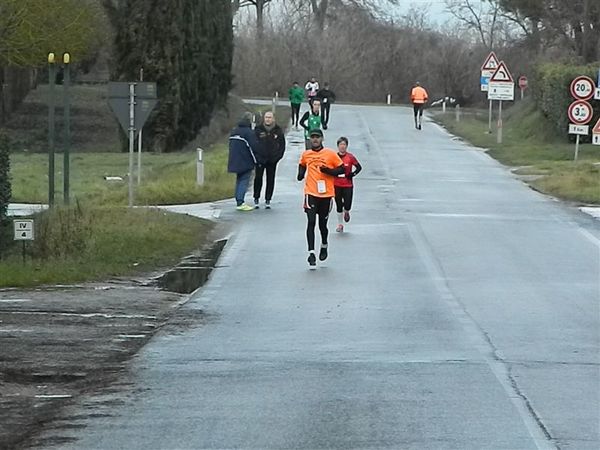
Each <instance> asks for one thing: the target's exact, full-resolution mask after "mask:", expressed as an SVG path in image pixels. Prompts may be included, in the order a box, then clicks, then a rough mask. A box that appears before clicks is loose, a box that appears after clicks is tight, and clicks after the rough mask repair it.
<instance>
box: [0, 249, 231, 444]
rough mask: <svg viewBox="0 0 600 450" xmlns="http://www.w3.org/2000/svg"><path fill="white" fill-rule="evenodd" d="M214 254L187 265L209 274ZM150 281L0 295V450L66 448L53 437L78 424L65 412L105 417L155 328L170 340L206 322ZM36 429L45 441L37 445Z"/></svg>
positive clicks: (209, 252) (207, 253)
mask: <svg viewBox="0 0 600 450" xmlns="http://www.w3.org/2000/svg"><path fill="white" fill-rule="evenodd" d="M222 248H223V242H222V241H220V242H217V243H215V245H214V246H213V247H211V248H210V249H208V250H207V251H205V252H204V253H203V254H202V255H200V256H198V255H196V256H195V257H193V258H196V259H198V260H202V261H206V262H207V265H208V266H209V267H214V266H215V262H216V259H217V258H218V256H219V254H220V251H221V250H222ZM215 249H217V250H218V251H217V250H215ZM184 261H186V263H185V264H188V263H189V261H190V257H188V258H186V259H185V260H184ZM205 279H206V277H203V278H202V281H205ZM157 280H158V278H156V277H148V278H146V279H144V278H140V279H138V280H129V281H128V280H114V281H111V282H107V283H95V284H85V285H81V286H66V287H56V288H46V289H35V290H25V291H23V290H0V417H2V420H1V421H0V448H10V449H18V448H30V447H31V446H36V447H47V446H50V445H58V444H61V443H62V444H66V443H68V442H70V441H69V439H70V438H68V437H64V436H61V434H65V432H66V431H68V430H72V429H74V428H78V427H81V426H82V425H80V424H79V423H78V419H77V418H76V417H74V418H73V417H69V416H68V415H65V414H64V413H65V411H68V410H69V409H70V408H69V407H71V406H75V405H76V404H81V402H84V403H85V402H88V403H92V404H93V406H94V407H93V408H92V409H89V410H90V411H93V413H94V414H107V412H106V411H108V410H109V409H110V408H109V407H110V406H114V404H115V402H118V401H121V400H120V396H119V395H117V393H120V392H122V390H123V389H124V388H127V387H130V385H131V383H130V382H129V381H128V379H127V378H128V363H129V361H130V360H131V358H132V357H133V356H134V355H135V354H136V353H137V352H138V351H139V350H140V349H141V348H142V347H143V346H144V345H145V344H146V343H147V342H148V341H149V340H150V339H151V338H152V336H154V334H155V333H156V332H157V331H158V330H159V329H162V330H164V331H166V332H168V333H178V332H181V331H182V330H185V329H188V328H190V327H192V326H199V325H202V324H203V323H206V321H208V320H211V317H210V316H207V315H205V314H204V313H203V312H202V311H196V312H195V313H193V314H192V313H189V312H188V311H185V312H184V311H182V310H180V309H179V307H180V306H181V305H182V304H183V303H184V302H185V300H186V299H187V298H188V297H187V296H185V295H183V294H178V293H175V292H167V291H164V290H161V289H160V288H159V287H158V286H157ZM192 290H193V289H192ZM92 394H93V395H92ZM102 407H105V411H103V410H102ZM44 430H45V431H50V435H52V436H53V437H52V438H38V436H39V435H40V433H41V431H44ZM45 435H47V433H46V434H45ZM48 439H50V440H48Z"/></svg>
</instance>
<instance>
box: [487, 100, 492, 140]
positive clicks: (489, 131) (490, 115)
mask: <svg viewBox="0 0 600 450" xmlns="http://www.w3.org/2000/svg"><path fill="white" fill-rule="evenodd" d="M492 102H493V100H490V111H489V117H488V134H492V108H493V106H492Z"/></svg>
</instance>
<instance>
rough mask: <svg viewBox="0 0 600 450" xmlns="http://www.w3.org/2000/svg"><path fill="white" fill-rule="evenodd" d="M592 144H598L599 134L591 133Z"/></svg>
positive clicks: (599, 142)
mask: <svg viewBox="0 0 600 450" xmlns="http://www.w3.org/2000/svg"><path fill="white" fill-rule="evenodd" d="M592 144H594V145H600V134H592Z"/></svg>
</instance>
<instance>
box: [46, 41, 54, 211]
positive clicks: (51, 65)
mask: <svg viewBox="0 0 600 450" xmlns="http://www.w3.org/2000/svg"><path fill="white" fill-rule="evenodd" d="M55 82H56V56H55V55H54V53H48V205H50V207H52V206H53V205H54V133H55V131H54V112H55V108H56V104H55V99H54V84H55Z"/></svg>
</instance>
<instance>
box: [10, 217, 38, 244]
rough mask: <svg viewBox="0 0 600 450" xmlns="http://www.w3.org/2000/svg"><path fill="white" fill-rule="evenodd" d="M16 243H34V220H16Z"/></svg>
mask: <svg viewBox="0 0 600 450" xmlns="http://www.w3.org/2000/svg"><path fill="white" fill-rule="evenodd" d="M13 224H14V226H15V239H14V240H15V241H33V220H14V221H13Z"/></svg>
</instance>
